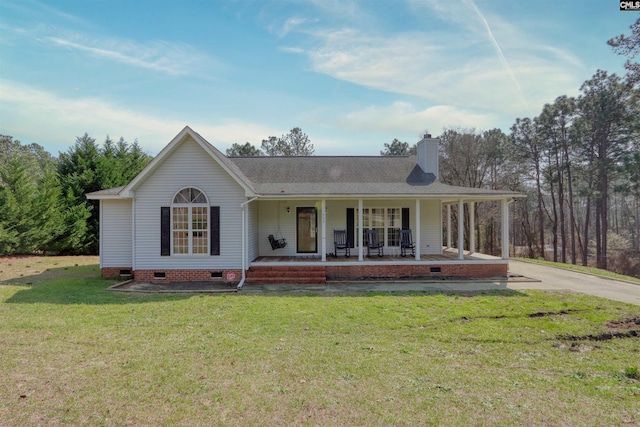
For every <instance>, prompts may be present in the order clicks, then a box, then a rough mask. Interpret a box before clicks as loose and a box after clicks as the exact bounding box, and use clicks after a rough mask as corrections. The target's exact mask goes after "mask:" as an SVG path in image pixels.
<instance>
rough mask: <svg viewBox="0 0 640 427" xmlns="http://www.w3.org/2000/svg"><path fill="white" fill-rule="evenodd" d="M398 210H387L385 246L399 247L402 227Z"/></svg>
mask: <svg viewBox="0 0 640 427" xmlns="http://www.w3.org/2000/svg"><path fill="white" fill-rule="evenodd" d="M400 212H401V211H400V208H389V209H387V245H388V246H400V232H399V231H398V230H400V227H402V217H401V215H400Z"/></svg>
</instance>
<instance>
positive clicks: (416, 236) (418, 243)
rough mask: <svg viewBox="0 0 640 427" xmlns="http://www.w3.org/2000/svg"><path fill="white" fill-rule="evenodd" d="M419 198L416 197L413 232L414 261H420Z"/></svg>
mask: <svg viewBox="0 0 640 427" xmlns="http://www.w3.org/2000/svg"><path fill="white" fill-rule="evenodd" d="M420 222H421V218H420V199H416V234H415V242H414V243H415V245H416V261H420Z"/></svg>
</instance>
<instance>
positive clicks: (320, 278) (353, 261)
mask: <svg viewBox="0 0 640 427" xmlns="http://www.w3.org/2000/svg"><path fill="white" fill-rule="evenodd" d="M507 268H508V260H504V259H502V258H499V257H495V256H491V255H486V254H480V253H477V252H474V253H471V252H469V251H463V253H462V259H460V254H459V252H458V250H457V249H453V248H443V249H442V253H441V254H429V255H422V256H421V258H420V260H416V259H415V257H411V256H407V257H401V256H399V255H397V254H394V253H391V254H388V255H384V256H382V257H378V256H371V257H365V258H364V259H363V260H362V261H360V260H358V257H357V256H356V257H353V256H351V257H346V256H344V255H342V256H338V257H326V259H325V260H323V258H322V257H320V256H286V255H284V256H277V255H275V256H260V257H258V258H256V259H255V260H253V261H252V262H251V265H250V267H249V270H248V274H247V283H326V282H327V281H332V280H338V281H344V280H385V279H387V280H401V279H405V280H406V279H412V280H420V279H448V278H495V277H506V276H507Z"/></svg>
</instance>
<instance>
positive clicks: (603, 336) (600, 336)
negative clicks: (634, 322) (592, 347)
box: [560, 329, 640, 341]
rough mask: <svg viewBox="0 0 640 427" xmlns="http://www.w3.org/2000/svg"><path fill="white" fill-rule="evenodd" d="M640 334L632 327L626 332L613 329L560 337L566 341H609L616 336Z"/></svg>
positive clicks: (627, 336) (628, 336) (624, 336)
mask: <svg viewBox="0 0 640 427" xmlns="http://www.w3.org/2000/svg"><path fill="white" fill-rule="evenodd" d="M638 336H640V331H637V330H635V329H632V330H629V331H626V332H618V331H613V332H605V333H603V334H597V335H595V334H591V335H563V336H561V337H560V338H561V339H563V340H565V341H609V340H612V339H615V338H636V337H638Z"/></svg>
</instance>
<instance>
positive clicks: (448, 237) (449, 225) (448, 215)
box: [447, 204, 451, 249]
mask: <svg viewBox="0 0 640 427" xmlns="http://www.w3.org/2000/svg"><path fill="white" fill-rule="evenodd" d="M447 249H451V204H448V205H447Z"/></svg>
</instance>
